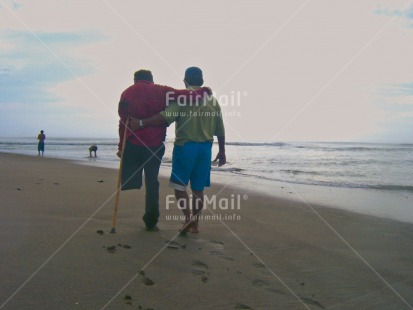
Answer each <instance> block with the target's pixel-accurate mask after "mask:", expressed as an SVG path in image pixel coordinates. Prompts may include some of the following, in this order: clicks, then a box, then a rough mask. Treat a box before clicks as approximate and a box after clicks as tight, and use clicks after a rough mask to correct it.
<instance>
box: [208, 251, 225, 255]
mask: <svg viewBox="0 0 413 310" xmlns="http://www.w3.org/2000/svg"><path fill="white" fill-rule="evenodd" d="M208 254H209V255H215V256H219V255H222V253H221V252H219V251H209V252H208Z"/></svg>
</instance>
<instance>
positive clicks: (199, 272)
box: [191, 268, 206, 276]
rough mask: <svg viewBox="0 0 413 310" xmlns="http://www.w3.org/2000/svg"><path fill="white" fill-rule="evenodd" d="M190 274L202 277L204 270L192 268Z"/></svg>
mask: <svg viewBox="0 0 413 310" xmlns="http://www.w3.org/2000/svg"><path fill="white" fill-rule="evenodd" d="M191 272H192V273H193V274H194V275H197V276H203V275H205V272H206V271H205V270H200V269H194V268H192V270H191Z"/></svg>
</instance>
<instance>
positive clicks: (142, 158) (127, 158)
mask: <svg viewBox="0 0 413 310" xmlns="http://www.w3.org/2000/svg"><path fill="white" fill-rule="evenodd" d="M209 93H210V90H209V88H200V89H199V90H197V91H190V90H176V89H174V88H171V87H168V86H161V85H157V84H154V82H153V76H152V73H151V71H148V70H139V71H137V72H135V74H134V84H133V85H132V86H130V87H128V88H127V89H126V90H125V91H124V92H123V93H122V95H121V98H120V102H119V109H118V112H119V116H120V121H119V145H118V149H119V151H118V152H117V155H118V157H121V151H122V148H123V147H124V148H125V150H124V154H123V159H122V161H123V164H122V171H121V190H129V189H140V188H141V187H142V172H143V171H144V172H145V190H146V197H145V214H144V216H143V221H144V223H145V226H146V230H148V231H157V230H158V227H157V223H158V218H159V182H158V174H159V166H160V165H161V160H162V157H163V155H164V152H165V146H164V141H165V135H166V128H165V126H162V127H149V128H144V129H142V130H139V131H132V130H128V131H127V138H126V141H123V134H124V129H125V124H126V121H127V119H128V117H136V118H139V119H144V118H148V117H151V116H154V115H156V114H158V113H159V112H161V111H163V110H165V108H166V105H167V98H173V100H177V98H178V97H184V98H187V99H189V100H196V99H197V98H202V96H206V95H207V94H209Z"/></svg>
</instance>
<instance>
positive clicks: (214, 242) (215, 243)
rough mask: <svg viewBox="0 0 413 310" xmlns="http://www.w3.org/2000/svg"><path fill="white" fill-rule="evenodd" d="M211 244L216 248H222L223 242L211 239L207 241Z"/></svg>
mask: <svg viewBox="0 0 413 310" xmlns="http://www.w3.org/2000/svg"><path fill="white" fill-rule="evenodd" d="M209 242H210V243H211V244H212V245H214V247H215V248H216V249H218V250H223V249H224V243H223V242H221V241H215V240H211V241H209Z"/></svg>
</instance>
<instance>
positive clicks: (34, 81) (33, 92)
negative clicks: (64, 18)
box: [0, 30, 104, 104]
mask: <svg viewBox="0 0 413 310" xmlns="http://www.w3.org/2000/svg"><path fill="white" fill-rule="evenodd" d="M103 39H104V37H103V36H102V35H100V34H98V33H90V32H34V33H30V32H27V31H12V30H6V31H3V32H1V33H0V42H4V43H5V44H8V46H9V49H7V50H3V51H1V52H0V59H1V64H3V65H2V67H0V93H1V94H2V96H1V97H0V103H13V104H24V103H28V102H30V103H42V102H43V103H45V102H52V101H59V98H58V97H57V96H56V95H55V94H52V93H51V92H50V91H49V90H50V89H51V88H53V87H55V86H56V85H58V84H59V83H62V82H64V81H68V80H71V79H75V76H73V74H75V75H76V76H85V75H88V74H91V73H93V72H94V71H95V69H94V68H93V67H92V66H91V65H90V64H88V63H86V62H85V61H84V60H83V59H82V58H81V57H80V56H74V55H76V53H74V51H75V50H76V49H77V48H79V47H80V46H84V45H86V44H89V43H91V42H96V41H99V40H103Z"/></svg>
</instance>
